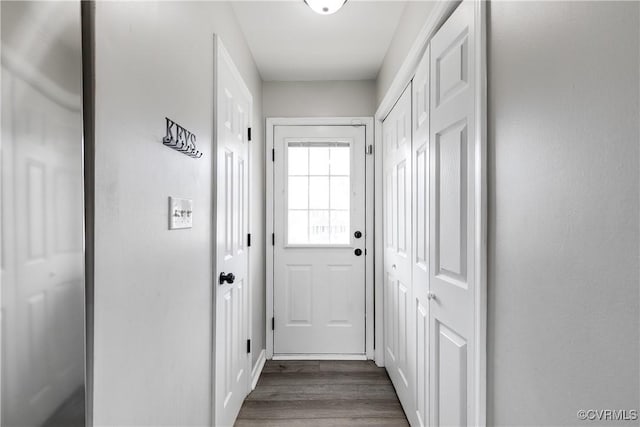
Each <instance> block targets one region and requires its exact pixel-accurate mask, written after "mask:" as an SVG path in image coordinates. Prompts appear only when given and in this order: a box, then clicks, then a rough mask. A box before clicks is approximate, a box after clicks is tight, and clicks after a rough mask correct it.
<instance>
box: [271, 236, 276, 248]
mask: <svg viewBox="0 0 640 427" xmlns="http://www.w3.org/2000/svg"><path fill="white" fill-rule="evenodd" d="M275 245H276V235H275V234H274V233H271V246H275Z"/></svg>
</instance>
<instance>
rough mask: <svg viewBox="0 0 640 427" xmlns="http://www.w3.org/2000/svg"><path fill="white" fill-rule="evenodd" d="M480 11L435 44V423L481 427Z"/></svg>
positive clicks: (446, 28) (461, 17)
mask: <svg viewBox="0 0 640 427" xmlns="http://www.w3.org/2000/svg"><path fill="white" fill-rule="evenodd" d="M476 37H477V34H476V5H475V4H474V3H473V2H471V1H464V2H462V3H461V4H460V5H459V6H458V8H457V9H456V10H455V11H454V12H453V14H452V15H451V17H449V19H448V20H447V21H446V22H445V23H444V25H443V26H442V27H441V28H440V29H439V30H438V32H437V33H436V34H435V35H434V37H433V39H432V40H431V43H430V46H431V47H430V48H431V54H430V74H431V83H430V92H431V93H430V115H431V119H430V131H429V156H430V176H431V179H430V183H429V193H430V194H429V223H430V232H429V247H430V269H429V282H430V292H431V299H430V309H429V330H430V334H429V342H430V344H431V345H430V349H429V354H430V374H431V375H430V384H431V386H430V402H431V403H430V413H431V415H430V418H431V425H433V426H440V425H460V426H461V425H475V424H476V423H477V422H478V418H477V417H478V411H479V410H480V408H479V407H478V400H477V393H478V384H477V381H479V380H478V377H479V373H478V369H480V368H479V366H478V358H477V357H478V356H477V355H478V351H479V350H478V349H479V342H478V338H479V334H478V330H479V325H478V322H479V320H478V319H479V316H478V314H479V313H478V310H479V307H478V304H477V300H476V298H477V292H478V285H479V280H478V275H477V269H476V263H477V259H478V258H477V251H479V250H480V249H479V248H480V247H481V244H480V242H479V236H480V233H479V231H480V230H478V229H477V227H479V226H480V227H481V225H480V224H479V221H478V219H479V218H480V217H481V211H480V209H478V207H479V206H481V203H480V202H481V201H480V200H478V197H481V195H479V194H482V193H481V191H478V189H479V188H480V185H481V183H480V182H478V180H479V179H480V178H479V175H478V171H479V168H482V146H481V142H482V138H479V137H478V135H479V132H480V129H479V126H478V123H477V122H476V120H477V117H476V114H477V112H476V106H477V92H476V85H477V84H478V83H477V79H478V76H477V69H476V61H477V57H476V54H477V45H476V42H477V40H476Z"/></svg>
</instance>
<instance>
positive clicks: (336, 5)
mask: <svg viewBox="0 0 640 427" xmlns="http://www.w3.org/2000/svg"><path fill="white" fill-rule="evenodd" d="M304 2H305V3H306V4H307V6H309V7H310V8H311V10H313V11H314V12H315V13H319V14H320V15H331V14H332V13H336V12H337V11H338V10H340V8H341V7H342V6H343V5H344V4H345V3H346V2H347V0H304Z"/></svg>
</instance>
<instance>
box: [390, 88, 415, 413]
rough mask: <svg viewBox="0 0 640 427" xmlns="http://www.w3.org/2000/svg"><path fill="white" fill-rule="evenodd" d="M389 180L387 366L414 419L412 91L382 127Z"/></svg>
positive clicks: (406, 92) (404, 96) (403, 97)
mask: <svg viewBox="0 0 640 427" xmlns="http://www.w3.org/2000/svg"><path fill="white" fill-rule="evenodd" d="M382 131H383V150H384V154H383V158H384V160H383V174H384V188H383V200H384V205H385V209H384V274H385V279H384V289H385V290H384V292H385V294H384V306H385V309H384V319H385V320H384V323H385V340H384V342H385V365H386V367H387V371H388V372H389V376H390V377H391V381H393V384H394V386H395V388H396V392H397V393H398V397H399V398H400V402H402V404H403V407H404V409H405V412H406V413H407V414H410V413H412V412H413V411H412V410H411V406H412V405H411V402H412V401H413V387H414V375H413V373H412V370H411V367H412V363H411V359H412V357H411V356H412V345H413V342H414V340H413V331H412V329H413V328H412V323H413V322H412V314H411V306H412V304H411V301H412V290H411V253H412V249H411V85H409V86H408V87H407V89H405V91H404V93H403V94H402V96H401V97H400V99H399V100H398V102H397V103H396V105H395V106H394V108H393V109H392V110H391V112H390V113H389V115H388V116H387V118H386V119H385V120H384V122H383V123H382Z"/></svg>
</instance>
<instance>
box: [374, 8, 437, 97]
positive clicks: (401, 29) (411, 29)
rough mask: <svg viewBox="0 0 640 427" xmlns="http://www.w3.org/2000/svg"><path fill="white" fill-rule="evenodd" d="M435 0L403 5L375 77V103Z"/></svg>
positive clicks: (389, 83)
mask: <svg viewBox="0 0 640 427" xmlns="http://www.w3.org/2000/svg"><path fill="white" fill-rule="evenodd" d="M435 4H436V2H435V1H426V0H423V1H409V2H407V5H406V6H405V9H404V12H403V13H402V17H401V18H400V22H399V23H398V28H397V29H396V33H395V34H394V36H393V39H392V40H391V44H390V45H389V49H388V50H387V53H386V54H385V57H384V60H383V62H382V66H381V67H380V71H379V72H378V77H377V79H376V99H377V102H376V105H377V104H379V103H380V102H381V101H382V98H384V95H385V94H386V92H387V90H388V89H389V86H391V82H393V78H394V77H395V75H396V73H397V72H398V70H399V69H400V66H401V65H402V62H403V61H404V59H405V58H406V56H407V53H409V49H411V46H412V45H413V42H414V41H415V39H416V36H417V35H418V33H419V32H420V30H421V29H422V27H423V26H424V24H425V23H426V22H427V17H428V16H429V14H430V13H431V11H432V10H433V8H434V6H435Z"/></svg>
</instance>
